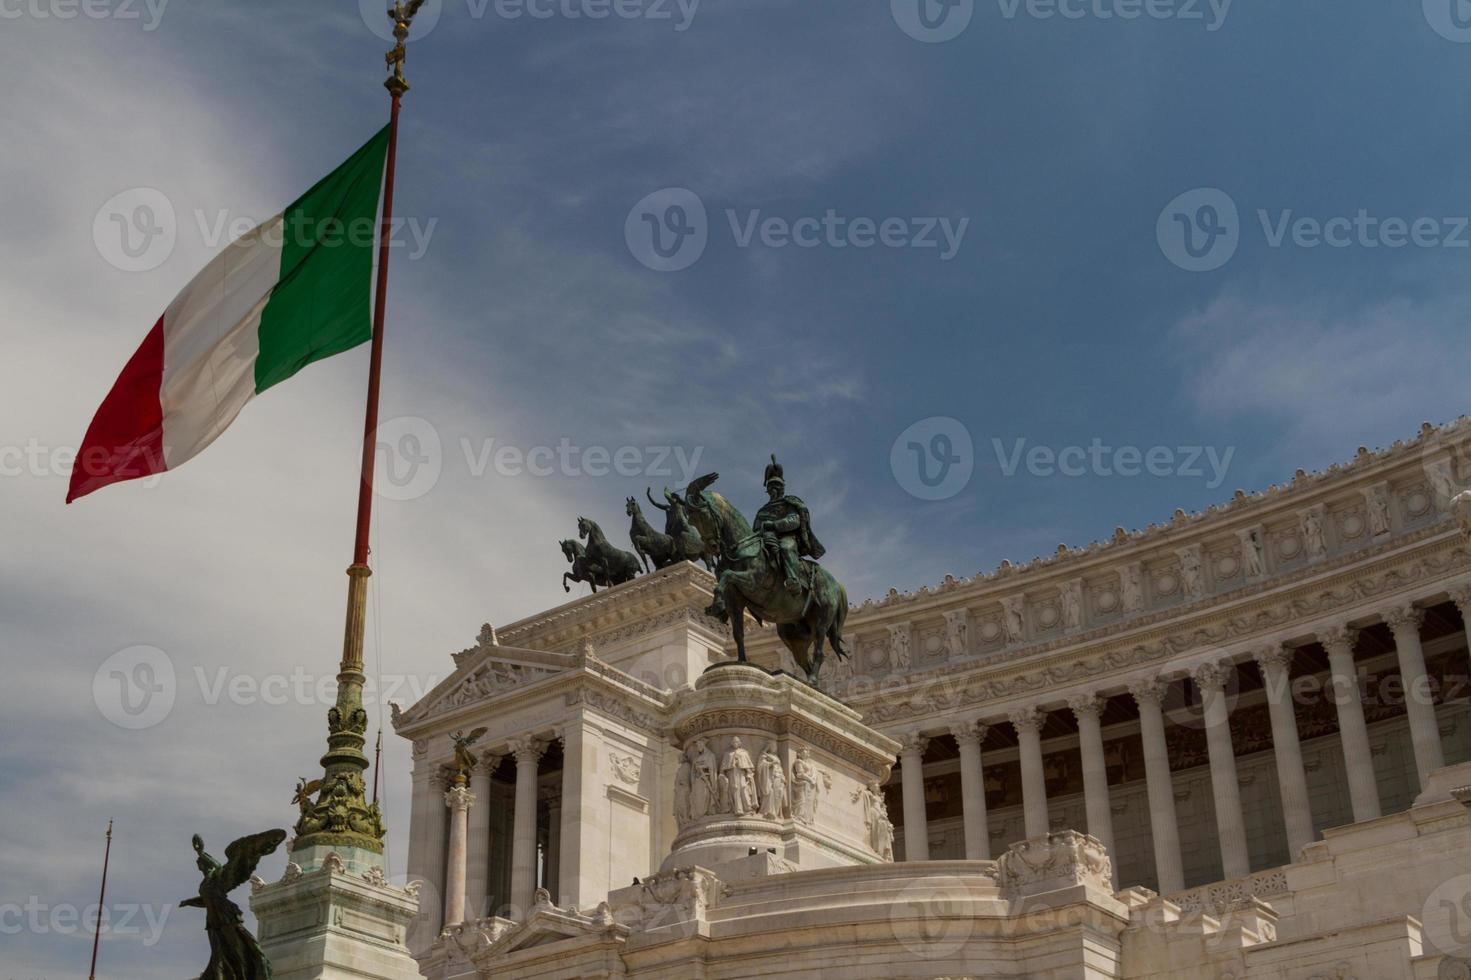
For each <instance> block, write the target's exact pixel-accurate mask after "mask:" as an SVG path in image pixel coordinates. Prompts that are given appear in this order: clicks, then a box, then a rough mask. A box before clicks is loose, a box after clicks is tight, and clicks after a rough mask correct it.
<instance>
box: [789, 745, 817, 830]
mask: <svg viewBox="0 0 1471 980" xmlns="http://www.w3.org/2000/svg"><path fill="white" fill-rule="evenodd" d="M817 778H818V777H817V767H816V766H815V765H813V764H812V753H811V751H809V750H808V749H807V747H806V746H805V745H804V746H803V747H802V748H800V749H798V750H797V759H796V761H795V762H793V763H792V816H793V817H795V818H796V819H797V820H799V821H800V822H802V823H805V824H810V823H812V821H813V820H814V819H816V817H817V792H818V782H817Z"/></svg>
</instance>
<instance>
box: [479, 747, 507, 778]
mask: <svg viewBox="0 0 1471 980" xmlns="http://www.w3.org/2000/svg"><path fill="white" fill-rule="evenodd" d="M505 758H506V757H505V756H504V755H502V754H497V753H495V752H484V753H481V755H480V764H479V765H478V766H476V767H475V771H476V772H477V773H484V774H485V778H487V779H489V778H490V777H491V776H494V775H495V771H496V770H497V769H499V768H500V767H501V762H502V761H504V760H505Z"/></svg>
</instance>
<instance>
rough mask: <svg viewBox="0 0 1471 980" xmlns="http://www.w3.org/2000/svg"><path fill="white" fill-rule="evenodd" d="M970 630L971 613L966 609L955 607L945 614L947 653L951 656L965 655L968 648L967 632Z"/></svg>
mask: <svg viewBox="0 0 1471 980" xmlns="http://www.w3.org/2000/svg"><path fill="white" fill-rule="evenodd" d="M969 631H970V613H969V612H967V611H966V610H964V609H953V610H951V611H950V612H947V613H946V614H945V653H946V655H947V656H950V657H952V658H953V657H963V656H965V654H966V650H967V649H968V637H967V633H968V632H969Z"/></svg>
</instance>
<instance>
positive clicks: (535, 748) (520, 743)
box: [509, 735, 547, 766]
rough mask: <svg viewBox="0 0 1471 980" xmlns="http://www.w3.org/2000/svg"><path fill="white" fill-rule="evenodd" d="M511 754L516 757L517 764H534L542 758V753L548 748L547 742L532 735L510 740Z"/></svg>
mask: <svg viewBox="0 0 1471 980" xmlns="http://www.w3.org/2000/svg"><path fill="white" fill-rule="evenodd" d="M509 745H510V746H511V754H512V755H514V756H515V757H516V765H518V766H533V765H536V763H537V762H539V761H540V760H541V756H542V753H544V752H545V751H546V750H547V743H545V742H543V741H542V740H541V739H539V738H533V737H532V736H530V735H523V736H521V737H519V738H513V739H510V740H509Z"/></svg>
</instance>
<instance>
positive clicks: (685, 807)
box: [674, 755, 694, 830]
mask: <svg viewBox="0 0 1471 980" xmlns="http://www.w3.org/2000/svg"><path fill="white" fill-rule="evenodd" d="M693 768H694V767H693V766H691V765H690V760H689V756H687V755H680V757H679V769H678V770H677V771H676V772H675V774H674V825H675V826H676V827H679V828H680V829H681V830H682V829H684V827H685V826H686V825H687V824H688V823H689V822H690V820H691V819H692V818H691V816H690V790H691V788H692V780H691V773H692V772H693Z"/></svg>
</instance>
